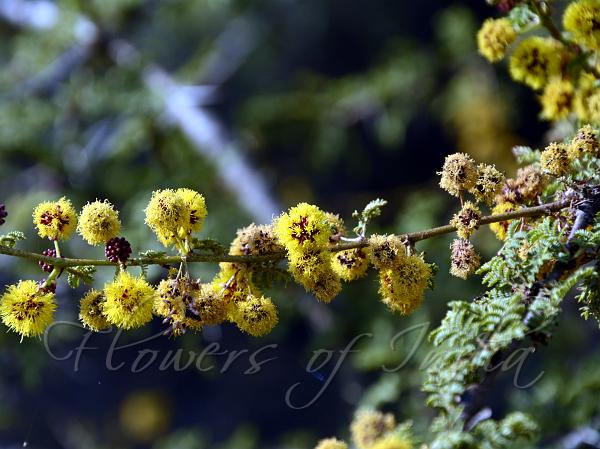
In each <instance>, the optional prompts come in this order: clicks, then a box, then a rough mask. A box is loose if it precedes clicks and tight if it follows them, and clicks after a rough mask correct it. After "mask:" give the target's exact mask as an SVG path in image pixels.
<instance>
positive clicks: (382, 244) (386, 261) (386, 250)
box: [367, 234, 406, 269]
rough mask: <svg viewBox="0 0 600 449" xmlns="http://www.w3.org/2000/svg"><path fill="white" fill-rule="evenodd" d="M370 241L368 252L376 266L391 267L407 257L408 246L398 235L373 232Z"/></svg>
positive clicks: (381, 267) (379, 267) (380, 267)
mask: <svg viewBox="0 0 600 449" xmlns="http://www.w3.org/2000/svg"><path fill="white" fill-rule="evenodd" d="M368 243H369V245H368V246H367V254H368V256H369V261H370V262H371V263H372V264H373V266H374V267H375V268H378V269H385V268H391V267H393V266H394V265H396V264H397V263H398V262H399V261H400V260H401V259H403V258H404V257H406V246H405V245H404V244H403V243H402V240H400V238H399V237H398V236H396V235H378V234H373V235H372V236H371V237H369V242H368Z"/></svg>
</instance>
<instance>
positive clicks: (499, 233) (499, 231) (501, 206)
mask: <svg viewBox="0 0 600 449" xmlns="http://www.w3.org/2000/svg"><path fill="white" fill-rule="evenodd" d="M517 209H519V207H518V206H516V205H514V204H513V203H511V202H508V201H503V202H501V203H498V204H497V205H496V206H495V207H494V208H493V209H492V215H497V214H504V213H506V212H512V211H515V210H517ZM511 221H512V220H506V221H498V222H496V223H491V224H490V229H491V230H492V231H493V232H494V234H496V237H497V238H498V240H505V239H506V231H508V226H509V225H510V222H511Z"/></svg>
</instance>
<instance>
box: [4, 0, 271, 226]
mask: <svg viewBox="0 0 600 449" xmlns="http://www.w3.org/2000/svg"><path fill="white" fill-rule="evenodd" d="M59 16H60V10H59V8H58V6H56V5H55V4H54V3H51V2H47V1H36V2H25V1H23V0H3V2H0V17H3V18H4V19H5V20H7V21H8V22H10V23H12V24H13V25H17V26H21V27H28V28H36V29H51V28H52V27H53V26H55V25H56V24H57V23H58V20H59ZM78 22H79V24H80V25H81V24H86V25H87V29H86V28H85V27H84V29H85V31H86V32H85V33H81V32H80V33H77V35H78V37H80V38H81V39H80V41H81V42H80V44H79V46H77V47H74V48H71V49H70V50H69V51H67V52H66V53H64V54H63V55H62V56H61V57H60V58H59V59H57V60H56V61H55V62H54V63H53V64H51V65H50V66H49V67H48V68H47V69H46V70H44V71H43V72H42V73H41V74H40V75H39V76H37V77H35V78H34V79H32V80H30V81H28V82H26V83H24V85H23V89H22V91H21V93H29V94H40V93H45V92H49V93H51V92H52V91H53V90H54V88H55V87H56V86H57V85H58V83H60V81H62V80H64V79H66V78H67V77H68V76H69V74H70V73H72V71H73V70H75V69H76V68H77V67H79V66H80V65H81V64H83V63H84V62H85V61H86V60H87V59H88V58H89V57H90V56H91V50H92V46H93V44H94V43H97V40H98V39H99V37H100V34H101V33H100V32H99V30H98V28H97V27H96V25H94V24H93V23H92V22H91V21H89V19H87V18H86V17H83V16H82V17H80V19H79V20H78ZM255 43H256V32H255V31H254V30H253V29H252V28H251V27H250V26H249V25H248V23H247V22H246V21H244V20H242V19H235V20H234V21H232V22H231V24H230V26H229V27H227V28H226V30H225V32H224V33H223V34H222V35H221V37H220V38H219V39H217V43H216V50H215V52H214V53H213V55H212V56H211V58H209V61H208V63H207V64H206V65H205V66H204V68H203V69H202V70H201V72H200V76H201V78H202V79H204V80H207V81H212V82H223V81H224V80H225V79H226V78H228V77H229V76H231V74H232V73H233V72H234V71H235V70H236V69H237V68H238V67H239V66H240V65H241V64H242V62H243V60H244V59H245V57H246V56H247V55H248V54H249V53H250V51H251V50H252V48H253V47H254V45H255ZM106 47H107V48H109V49H111V56H112V58H113V61H114V62H115V64H117V65H119V66H125V65H129V64H132V61H136V62H137V61H139V52H138V50H137V49H136V48H135V47H134V46H133V45H131V44H130V43H129V42H127V41H124V40H121V39H113V40H110V41H109V42H108V43H107V45H106ZM142 72H143V73H141V77H142V80H143V82H144V83H145V84H146V86H147V87H148V88H149V90H150V91H151V92H152V93H153V94H154V95H156V96H157V97H158V98H160V100H161V101H162V103H163V105H164V112H165V116H166V117H167V118H168V119H169V120H170V121H171V122H172V123H173V124H174V125H175V126H177V127H178V128H179V129H180V130H181V131H182V132H183V134H184V135H185V136H186V137H187V139H188V141H189V142H190V143H191V144H192V146H193V147H194V148H195V149H196V150H197V151H198V153H200V154H201V155H202V156H204V157H205V158H206V159H208V160H209V161H210V162H212V163H213V164H214V166H215V168H216V170H217V172H218V174H219V177H220V178H221V180H222V182H223V184H224V186H225V187H226V188H227V189H228V190H229V191H231V192H232V193H233V194H234V195H235V196H236V198H237V199H238V202H239V204H240V206H241V207H242V208H244V209H245V210H246V211H247V212H248V213H249V214H250V215H251V216H252V217H253V218H254V219H255V220H257V221H259V222H262V223H265V222H269V221H271V219H272V217H273V216H274V215H275V214H277V213H278V212H279V211H280V210H281V208H280V207H279V205H278V204H277V202H276V201H275V200H274V199H273V197H272V195H271V192H270V191H269V188H268V187H267V184H266V182H265V181H264V179H263V178H262V176H261V175H260V174H259V172H258V171H256V170H255V169H254V168H253V167H252V166H251V165H250V164H249V163H248V161H247V160H246V159H245V158H244V157H243V156H242V155H243V153H244V150H243V148H242V147H241V145H240V144H239V143H237V142H236V141H235V140H234V139H233V138H232V137H231V136H230V135H229V134H228V132H227V130H226V129H225V127H224V126H223V125H222V124H221V123H220V122H219V121H218V119H217V118H216V117H215V116H214V115H213V114H211V113H209V112H208V111H207V110H206V109H205V108H203V107H202V104H206V103H207V102H208V99H209V98H211V96H212V95H213V94H214V92H215V90H216V86H208V85H204V86H193V87H190V86H184V85H182V84H180V83H178V82H176V81H175V80H174V79H173V78H172V77H171V76H170V75H169V74H168V73H167V72H166V71H165V70H163V69H162V68H160V67H159V66H158V65H156V64H153V63H149V64H148V65H147V67H146V69H145V70H143V71H142Z"/></svg>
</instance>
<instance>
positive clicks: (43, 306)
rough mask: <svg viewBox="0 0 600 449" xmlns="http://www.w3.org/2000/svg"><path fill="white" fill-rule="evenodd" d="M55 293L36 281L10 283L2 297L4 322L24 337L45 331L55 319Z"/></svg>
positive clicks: (0, 308) (0, 303)
mask: <svg viewBox="0 0 600 449" xmlns="http://www.w3.org/2000/svg"><path fill="white" fill-rule="evenodd" d="M55 310H56V300H55V298H54V293H52V292H51V291H49V290H48V289H41V288H40V286H39V285H38V284H37V283H36V282H35V281H19V283H18V284H16V285H14V284H13V285H10V286H9V287H8V289H7V290H6V292H4V294H3V295H2V297H0V316H1V317H2V322H3V323H4V324H5V325H6V326H8V328H9V329H10V330H12V331H14V332H17V333H19V334H21V335H22V336H23V337H32V336H35V335H40V334H42V333H44V331H45V330H46V328H47V327H48V326H49V325H50V324H51V323H52V321H53V319H54V311H55Z"/></svg>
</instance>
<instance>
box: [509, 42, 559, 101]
mask: <svg viewBox="0 0 600 449" xmlns="http://www.w3.org/2000/svg"><path fill="white" fill-rule="evenodd" d="M561 59H562V52H561V46H560V43H559V42H557V41H555V40H553V39H549V38H543V37H538V36H533V37H528V38H527V39H524V40H523V41H522V42H521V43H520V44H519V46H518V47H517V48H516V50H515V51H514V53H513V54H512V56H511V57H510V64H509V71H510V75H511V76H512V77H513V79H514V80H515V81H519V82H522V83H525V84H527V85H528V86H529V87H531V88H533V89H541V88H542V87H544V86H545V85H546V83H547V82H548V80H549V79H550V78H552V77H554V76H557V75H559V74H560V71H561V65H562V61H561Z"/></svg>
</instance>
